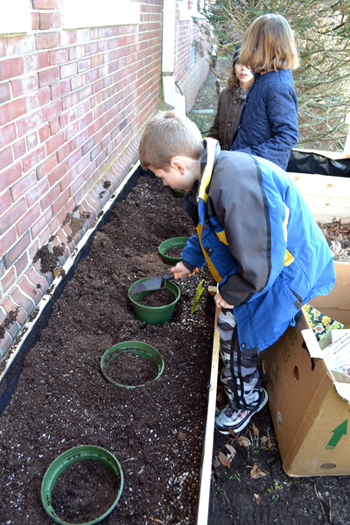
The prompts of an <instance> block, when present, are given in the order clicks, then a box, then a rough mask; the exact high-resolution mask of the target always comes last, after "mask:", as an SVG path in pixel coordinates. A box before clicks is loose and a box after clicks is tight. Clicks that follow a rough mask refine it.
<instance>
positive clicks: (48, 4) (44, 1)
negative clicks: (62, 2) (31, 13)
mask: <svg viewBox="0 0 350 525" xmlns="http://www.w3.org/2000/svg"><path fill="white" fill-rule="evenodd" d="M33 7H34V9H50V10H52V9H55V0H33Z"/></svg>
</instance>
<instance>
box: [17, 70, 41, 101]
mask: <svg viewBox="0 0 350 525" xmlns="http://www.w3.org/2000/svg"><path fill="white" fill-rule="evenodd" d="M11 86H12V93H13V96H14V97H19V96H21V95H24V94H25V93H29V92H30V91H34V90H36V89H37V88H38V77H37V75H31V76H28V77H23V78H18V79H16V80H12V81H11Z"/></svg>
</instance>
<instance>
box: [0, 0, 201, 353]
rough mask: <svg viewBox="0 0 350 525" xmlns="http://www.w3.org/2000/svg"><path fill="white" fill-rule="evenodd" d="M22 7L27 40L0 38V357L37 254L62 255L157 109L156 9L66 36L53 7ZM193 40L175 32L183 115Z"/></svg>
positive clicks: (193, 75) (183, 25)
mask: <svg viewBox="0 0 350 525" xmlns="http://www.w3.org/2000/svg"><path fill="white" fill-rule="evenodd" d="M29 1H30V14H31V25H32V31H30V32H28V33H27V34H20V35H0V360H1V358H2V357H3V356H4V355H5V354H6V352H7V351H8V349H9V348H10V347H11V344H12V342H13V341H14V339H15V337H16V336H17V335H18V333H19V331H20V330H21V327H23V325H24V324H25V323H26V321H27V320H28V318H29V316H30V314H31V312H32V311H33V310H34V309H35V307H36V305H37V304H38V303H39V301H40V299H41V297H42V296H43V294H45V292H46V291H47V289H48V287H49V286H50V284H51V282H52V280H53V273H52V271H47V270H46V272H45V271H44V270H45V268H44V269H43V264H42V262H43V259H42V257H40V254H43V253H44V251H43V250H45V249H46V250H48V251H46V253H49V254H51V256H54V255H55V254H56V257H57V260H56V261H55V263H56V265H57V266H60V265H62V264H63V263H64V261H65V260H66V259H67V258H68V257H69V255H70V254H71V253H72V251H73V250H74V248H75V246H76V244H77V242H78V241H79V240H80V238H81V237H82V235H83V234H84V232H85V231H86V229H87V228H89V227H90V226H91V225H92V224H93V222H94V220H95V218H96V216H97V215H98V213H99V211H100V210H101V209H102V207H103V205H104V204H105V202H106V201H107V200H108V198H109V197H110V196H111V194H112V193H113V192H114V190H115V189H116V188H117V187H118V185H119V184H120V183H121V182H122V180H123V179H124V177H125V176H126V175H127V173H128V171H129V170H130V168H131V166H132V165H133V164H134V163H135V162H136V161H137V159H138V142H139V138H140V133H141V128H142V126H143V125H144V123H145V122H146V121H147V120H148V119H149V118H150V117H151V115H152V114H153V113H154V112H155V111H156V109H157V107H158V106H159V102H160V100H161V91H160V90H161V49H162V47H161V46H162V1H161V0H149V1H147V2H142V1H140V2H139V3H140V23H139V24H137V25H124V26H120V25H118V26H108V27H101V28H90V29H77V30H63V29H62V28H61V13H60V11H59V6H60V2H59V0H28V2H29ZM196 31H197V29H196V28H194V26H193V23H192V22H191V21H186V22H177V23H176V45H177V46H178V48H177V49H176V57H177V58H176V65H175V68H176V70H175V75H176V78H177V79H178V80H179V82H180V85H181V88H182V90H183V93H184V95H185V96H186V106H187V109H188V110H189V109H190V108H191V106H192V104H193V102H194V99H195V96H196V94H197V92H198V89H199V87H200V85H201V84H202V82H203V81H204V79H205V77H206V74H207V71H208V68H207V65H206V62H205V60H203V59H200V58H199V56H198V55H197V57H196V60H195V62H194V64H193V65H192V67H190V64H191V56H190V54H191V45H190V44H191V40H192V39H193V37H194V36H195V33H196ZM77 224H78V225H79V227H78V228H77ZM55 250H56V251H55Z"/></svg>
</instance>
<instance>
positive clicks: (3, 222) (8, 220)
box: [0, 199, 26, 235]
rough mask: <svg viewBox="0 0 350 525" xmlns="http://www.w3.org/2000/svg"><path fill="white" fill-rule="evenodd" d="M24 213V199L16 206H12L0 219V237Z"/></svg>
mask: <svg viewBox="0 0 350 525" xmlns="http://www.w3.org/2000/svg"><path fill="white" fill-rule="evenodd" d="M25 211H26V205H25V200H24V199H22V200H20V201H19V202H18V203H17V204H14V205H13V206H12V207H11V209H10V210H9V211H8V212H7V213H5V214H4V215H3V216H2V217H1V219H0V235H2V234H3V233H5V232H6V231H7V230H8V229H9V228H11V226H13V225H14V224H15V223H16V221H17V220H18V219H19V217H21V215H23V213H25Z"/></svg>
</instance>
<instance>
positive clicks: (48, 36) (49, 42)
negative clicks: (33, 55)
mask: <svg viewBox="0 0 350 525" xmlns="http://www.w3.org/2000/svg"><path fill="white" fill-rule="evenodd" d="M35 43H36V48H37V49H50V48H52V47H57V44H58V36H57V33H42V34H41V33H37V34H36V35H35Z"/></svg>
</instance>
